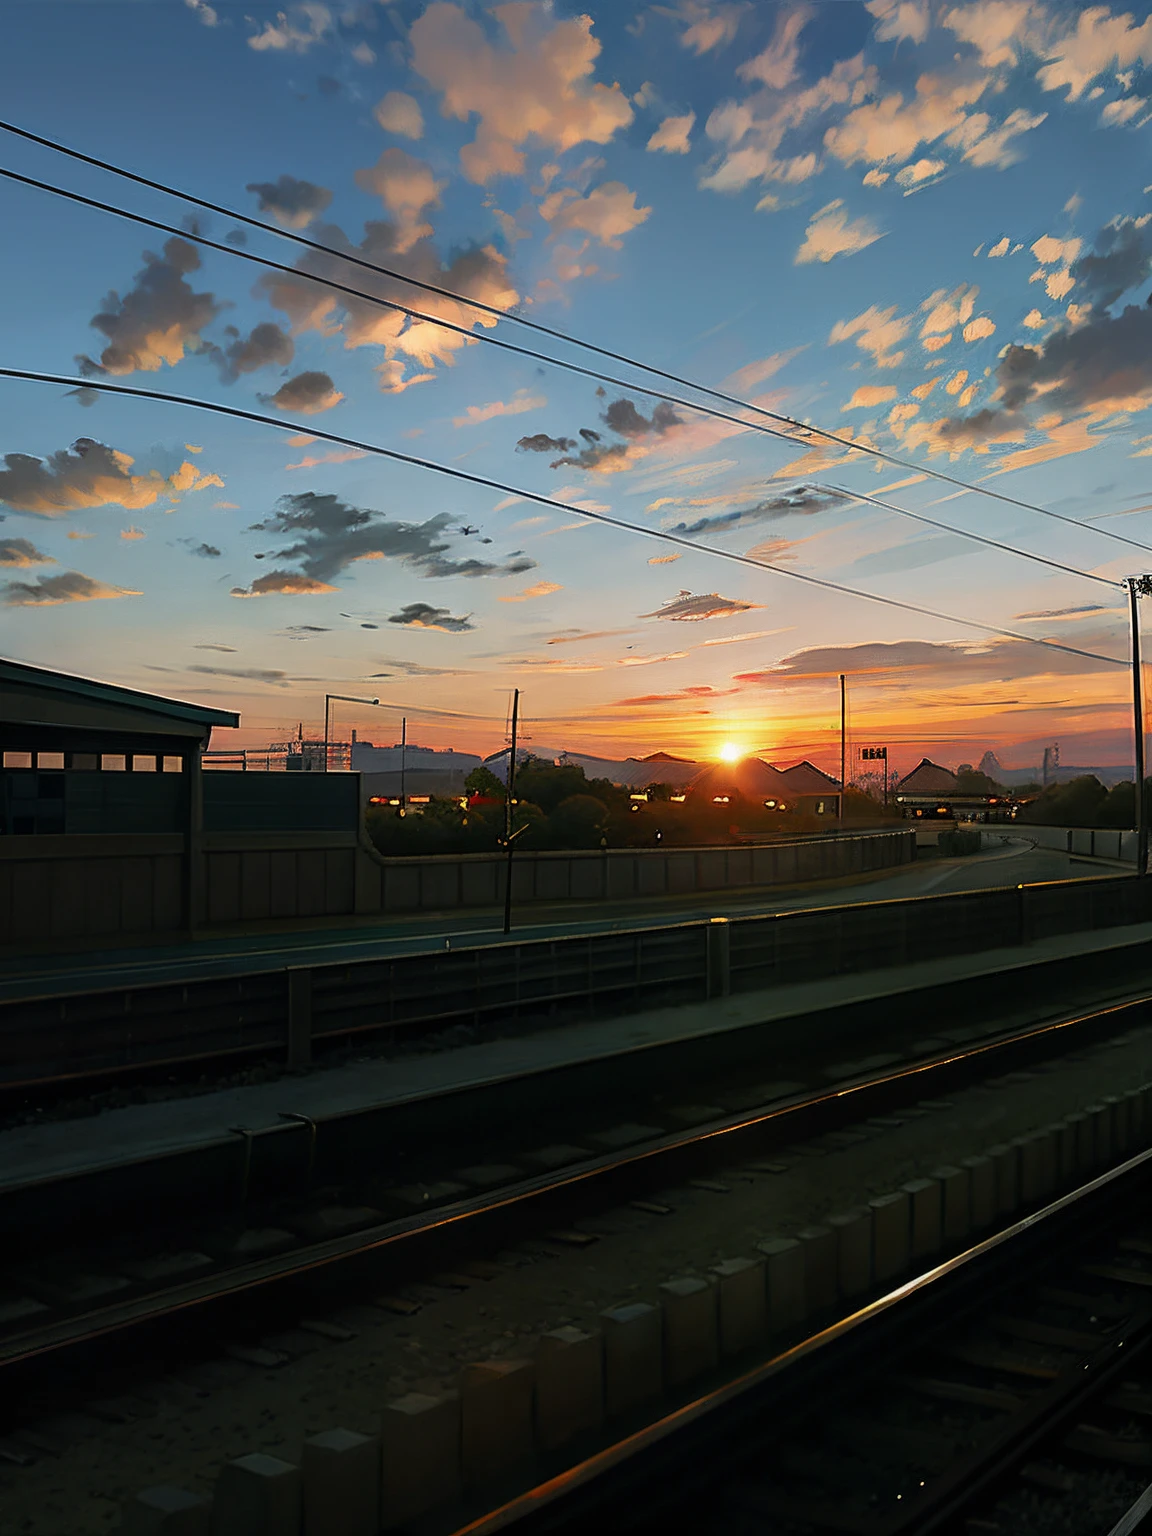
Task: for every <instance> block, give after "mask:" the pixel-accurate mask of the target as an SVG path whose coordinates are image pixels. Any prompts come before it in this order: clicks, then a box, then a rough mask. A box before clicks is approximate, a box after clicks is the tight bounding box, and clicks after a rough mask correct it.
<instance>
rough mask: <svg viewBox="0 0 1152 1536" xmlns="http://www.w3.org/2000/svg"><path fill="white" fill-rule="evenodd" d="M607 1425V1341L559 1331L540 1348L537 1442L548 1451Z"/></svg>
mask: <svg viewBox="0 0 1152 1536" xmlns="http://www.w3.org/2000/svg"><path fill="white" fill-rule="evenodd" d="M603 1421H604V1341H603V1339H602V1338H601V1336H600V1334H599V1333H586V1332H585V1331H584V1329H582V1328H570V1327H565V1328H553V1329H551V1330H550V1331H549V1332H548V1333H545V1334H541V1336H540V1339H539V1341H538V1343H537V1345H536V1440H537V1443H538V1444H539V1445H541V1446H543V1447H544V1449H545V1450H552V1449H554V1448H555V1447H556V1446H558V1445H563V1444H564V1442H565V1441H566V1440H570V1439H571V1438H572V1436H573V1435H578V1434H581V1433H582V1432H583V1431H584V1430H588V1429H595V1428H597V1427H598V1426H599V1425H600V1424H601V1423H603Z"/></svg>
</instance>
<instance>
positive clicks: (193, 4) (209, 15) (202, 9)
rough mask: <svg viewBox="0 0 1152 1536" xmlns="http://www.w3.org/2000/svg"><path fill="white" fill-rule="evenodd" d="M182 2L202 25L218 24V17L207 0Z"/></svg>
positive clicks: (185, 0)
mask: <svg viewBox="0 0 1152 1536" xmlns="http://www.w3.org/2000/svg"><path fill="white" fill-rule="evenodd" d="M184 4H185V5H186V6H187V7H188V9H189V10H190V11H191V12H192V14H193V15H194V16H195V17H196V20H197V21H198V22H199V23H200V25H201V26H202V27H215V26H218V25H219V22H220V18H219V16H217V14H216V12H215V10H214V9H213V8H212V6H210V5H209V4H208V3H207V0H184Z"/></svg>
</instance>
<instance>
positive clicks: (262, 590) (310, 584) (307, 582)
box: [232, 571, 339, 597]
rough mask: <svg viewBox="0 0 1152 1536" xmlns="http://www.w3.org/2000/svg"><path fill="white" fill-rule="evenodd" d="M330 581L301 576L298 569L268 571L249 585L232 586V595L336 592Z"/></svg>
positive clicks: (290, 594) (308, 594)
mask: <svg viewBox="0 0 1152 1536" xmlns="http://www.w3.org/2000/svg"><path fill="white" fill-rule="evenodd" d="M337 591H339V588H338V587H334V586H332V584H331V583H330V582H327V581H318V580H317V579H316V577H314V576H302V575H301V574H300V572H299V571H268V572H266V574H265V575H263V576H258V577H257V578H256V580H255V581H254V582H253V583H252V585H251V586H249V587H233V588H232V596H233V597H272V596H276V595H279V596H286V597H314V596H316V595H317V594H319V593H322V592H337Z"/></svg>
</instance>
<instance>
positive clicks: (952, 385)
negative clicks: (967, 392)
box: [944, 368, 968, 395]
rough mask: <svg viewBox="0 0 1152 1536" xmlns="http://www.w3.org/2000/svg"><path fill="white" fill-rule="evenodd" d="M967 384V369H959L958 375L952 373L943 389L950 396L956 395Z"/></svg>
mask: <svg viewBox="0 0 1152 1536" xmlns="http://www.w3.org/2000/svg"><path fill="white" fill-rule="evenodd" d="M967 382H968V370H967V368H961V369H960V371H959V373H954V374H953V375H952V377H951V378H950V379H949V380H948V382H947V384H945V386H944V389H945V391H946V393H948V394H950V395H958V394H959V393H960V391H961V390H962V389H963V388H964V386H965V384H967Z"/></svg>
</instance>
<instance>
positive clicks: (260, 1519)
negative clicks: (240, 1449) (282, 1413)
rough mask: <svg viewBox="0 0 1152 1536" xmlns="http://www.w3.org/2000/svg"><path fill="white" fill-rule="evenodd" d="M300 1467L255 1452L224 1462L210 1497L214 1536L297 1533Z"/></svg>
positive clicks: (266, 1535) (299, 1516) (299, 1503)
mask: <svg viewBox="0 0 1152 1536" xmlns="http://www.w3.org/2000/svg"><path fill="white" fill-rule="evenodd" d="M301 1512H302V1506H301V1484H300V1468H299V1467H294V1466H292V1464H291V1463H290V1462H287V1461H281V1460H280V1458H279V1457H278V1456H265V1455H264V1454H263V1453H262V1452H259V1451H257V1452H256V1453H255V1454H253V1455H251V1456H241V1457H239V1458H238V1459H237V1460H236V1461H229V1462H226V1463H225V1465H224V1466H223V1467H222V1468H221V1469H220V1475H219V1477H218V1478H217V1479H216V1488H215V1492H214V1494H213V1498H212V1533H213V1536H300V1523H301Z"/></svg>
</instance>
